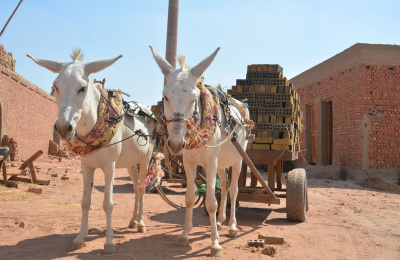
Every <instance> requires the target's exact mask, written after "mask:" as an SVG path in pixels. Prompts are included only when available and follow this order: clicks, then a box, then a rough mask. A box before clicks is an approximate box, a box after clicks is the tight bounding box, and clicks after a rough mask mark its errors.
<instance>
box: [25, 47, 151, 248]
mask: <svg viewBox="0 0 400 260" xmlns="http://www.w3.org/2000/svg"><path fill="white" fill-rule="evenodd" d="M28 57H30V58H31V59H33V60H34V61H35V62H36V63H37V64H39V65H40V66H43V67H45V68H47V69H49V70H51V71H52V72H55V73H59V75H58V76H57V78H56V79H55V80H54V85H53V90H55V96H56V100H57V104H58V119H57V120H56V122H55V125H54V129H55V130H56V131H57V132H58V134H59V135H60V136H61V138H63V139H64V140H67V142H68V144H69V142H70V141H74V140H75V141H76V140H84V138H85V137H86V136H89V135H90V134H92V133H93V131H92V129H94V127H95V125H96V128H98V127H97V123H98V121H99V120H100V119H98V117H99V113H100V112H99V111H98V110H100V107H99V102H101V100H102V99H104V100H105V99H106V98H105V97H104V95H103V94H102V93H101V91H99V90H98V89H97V88H96V87H95V85H94V82H93V79H92V76H91V74H92V73H95V72H98V71H101V70H103V69H105V68H107V67H108V66H110V65H112V64H113V63H114V62H115V61H117V60H118V59H119V58H121V57H122V55H120V56H118V57H116V58H114V59H108V60H99V61H94V62H83V58H82V57H83V55H82V53H81V52H80V50H75V51H74V53H73V55H71V58H72V59H73V61H72V62H65V63H64V62H58V61H52V60H46V59H37V58H34V57H32V56H31V55H29V54H28ZM103 90H104V89H103ZM110 94H111V95H115V94H119V96H120V93H110ZM117 101H118V100H117ZM120 101H121V100H119V101H118V102H120ZM103 103H104V102H103ZM104 104H105V108H106V109H111V108H110V107H108V105H110V106H111V104H110V103H108V104H107V103H104ZM139 106H140V107H141V108H142V109H145V108H146V107H145V106H141V105H139ZM113 109H114V108H113ZM111 110H112V109H111ZM114 111H115V110H114ZM150 114H151V113H150ZM111 119H112V118H111ZM105 121H107V120H105ZM107 122H108V123H110V125H115V124H116V123H117V122H119V127H118V128H117V130H116V131H115V132H114V136H113V137H110V138H112V139H111V140H110V141H109V142H108V145H107V143H103V144H99V145H98V146H97V147H93V146H90V145H89V146H88V147H83V148H84V149H89V150H90V148H95V151H94V152H92V153H90V154H88V155H84V156H82V158H81V166H82V172H83V187H84V189H83V196H82V202H81V207H82V222H81V229H80V231H79V235H78V236H77V237H76V238H75V240H74V241H73V245H72V248H73V249H78V248H81V247H83V245H84V243H85V242H84V238H85V236H86V235H87V234H88V218H89V209H90V203H91V194H92V188H93V175H94V171H95V169H96V168H100V169H102V170H103V172H104V179H105V187H104V200H103V209H104V211H105V213H106V222H107V230H106V242H105V244H104V252H105V253H113V252H114V251H115V245H114V243H113V241H112V239H113V236H114V232H113V230H112V226H111V215H112V211H113V184H114V173H115V168H127V169H128V173H129V176H130V177H131V179H132V181H133V186H134V189H135V206H134V211H133V216H132V219H131V220H130V224H129V227H137V229H138V231H139V232H143V233H144V232H146V229H145V224H144V216H143V195H144V192H145V188H144V187H141V184H142V183H143V182H144V180H145V178H146V174H147V169H148V164H149V160H150V157H151V154H152V151H153V147H154V142H153V141H152V140H151V139H150V138H148V136H149V133H150V131H151V129H153V127H154V125H155V120H153V119H151V118H148V117H144V116H137V115H131V116H130V115H127V114H125V115H123V116H121V117H120V118H119V119H118V118H114V120H111V121H107ZM97 130H99V129H97ZM93 139H95V140H93V141H94V142H95V141H98V138H97V137H95V138H93ZM145 139H146V140H145ZM85 144H86V143H85ZM99 146H102V148H100V149H97V148H99ZM81 148H82V147H81ZM137 165H139V175H140V178H138V177H139V176H138V169H137ZM139 180H140V181H139Z"/></svg>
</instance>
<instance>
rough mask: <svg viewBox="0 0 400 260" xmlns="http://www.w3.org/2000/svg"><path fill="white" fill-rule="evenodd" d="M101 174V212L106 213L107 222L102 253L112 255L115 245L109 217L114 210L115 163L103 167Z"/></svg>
mask: <svg viewBox="0 0 400 260" xmlns="http://www.w3.org/2000/svg"><path fill="white" fill-rule="evenodd" d="M103 172H104V199H103V210H104V212H105V213H106V221H107V229H106V243H105V244H104V253H106V254H112V253H114V252H115V245H114V243H113V241H112V240H113V237H114V231H113V230H112V223H111V215H112V211H113V208H114V203H113V188H114V174H115V162H113V163H112V164H109V165H107V166H106V167H104V169H103Z"/></svg>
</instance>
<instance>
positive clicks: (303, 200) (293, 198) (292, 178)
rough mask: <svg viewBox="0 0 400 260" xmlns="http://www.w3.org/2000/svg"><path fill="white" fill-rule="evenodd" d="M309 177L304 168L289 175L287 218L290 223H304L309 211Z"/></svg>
mask: <svg viewBox="0 0 400 260" xmlns="http://www.w3.org/2000/svg"><path fill="white" fill-rule="evenodd" d="M307 202H308V201H307V176H306V171H305V170H304V169H302V168H297V169H293V170H292V171H290V172H289V173H288V178H287V187H286V217H287V219H288V220H290V221H297V222H304V221H305V220H306V211H307V208H308V206H307V204H308V203H307Z"/></svg>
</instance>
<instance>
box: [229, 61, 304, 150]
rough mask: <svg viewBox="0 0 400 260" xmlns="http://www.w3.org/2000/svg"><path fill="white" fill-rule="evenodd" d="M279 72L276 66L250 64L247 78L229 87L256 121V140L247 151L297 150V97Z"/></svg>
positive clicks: (230, 91)
mask: <svg viewBox="0 0 400 260" xmlns="http://www.w3.org/2000/svg"><path fill="white" fill-rule="evenodd" d="M282 72H283V69H282V67H281V66H279V65H269V64H262V65H249V66H248V67H247V75H246V79H238V80H237V81H236V86H232V89H230V90H228V94H230V95H231V96H232V97H233V98H235V99H237V100H239V101H243V100H245V101H244V102H245V103H247V104H248V105H249V112H250V119H251V120H252V121H254V122H255V128H254V131H255V133H254V134H255V136H256V139H255V141H254V142H253V143H249V144H248V146H247V149H248V150H274V151H299V150H300V142H299V138H300V131H301V125H300V110H299V102H300V96H299V95H298V93H297V92H296V90H295V88H294V86H293V84H291V83H288V81H287V79H286V78H285V77H283V73H282ZM246 100H247V101H246Z"/></svg>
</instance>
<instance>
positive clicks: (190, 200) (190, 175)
mask: <svg viewBox="0 0 400 260" xmlns="http://www.w3.org/2000/svg"><path fill="white" fill-rule="evenodd" d="M183 163H184V167H185V172H186V179H187V188H186V196H185V203H186V216H185V224H184V226H183V232H182V234H181V235H180V236H179V237H178V241H177V244H178V245H179V246H184V245H187V244H189V232H190V231H191V230H192V228H193V206H194V203H195V201H196V195H195V191H196V184H195V178H196V167H197V165H195V164H191V163H185V158H184V159H183Z"/></svg>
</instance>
